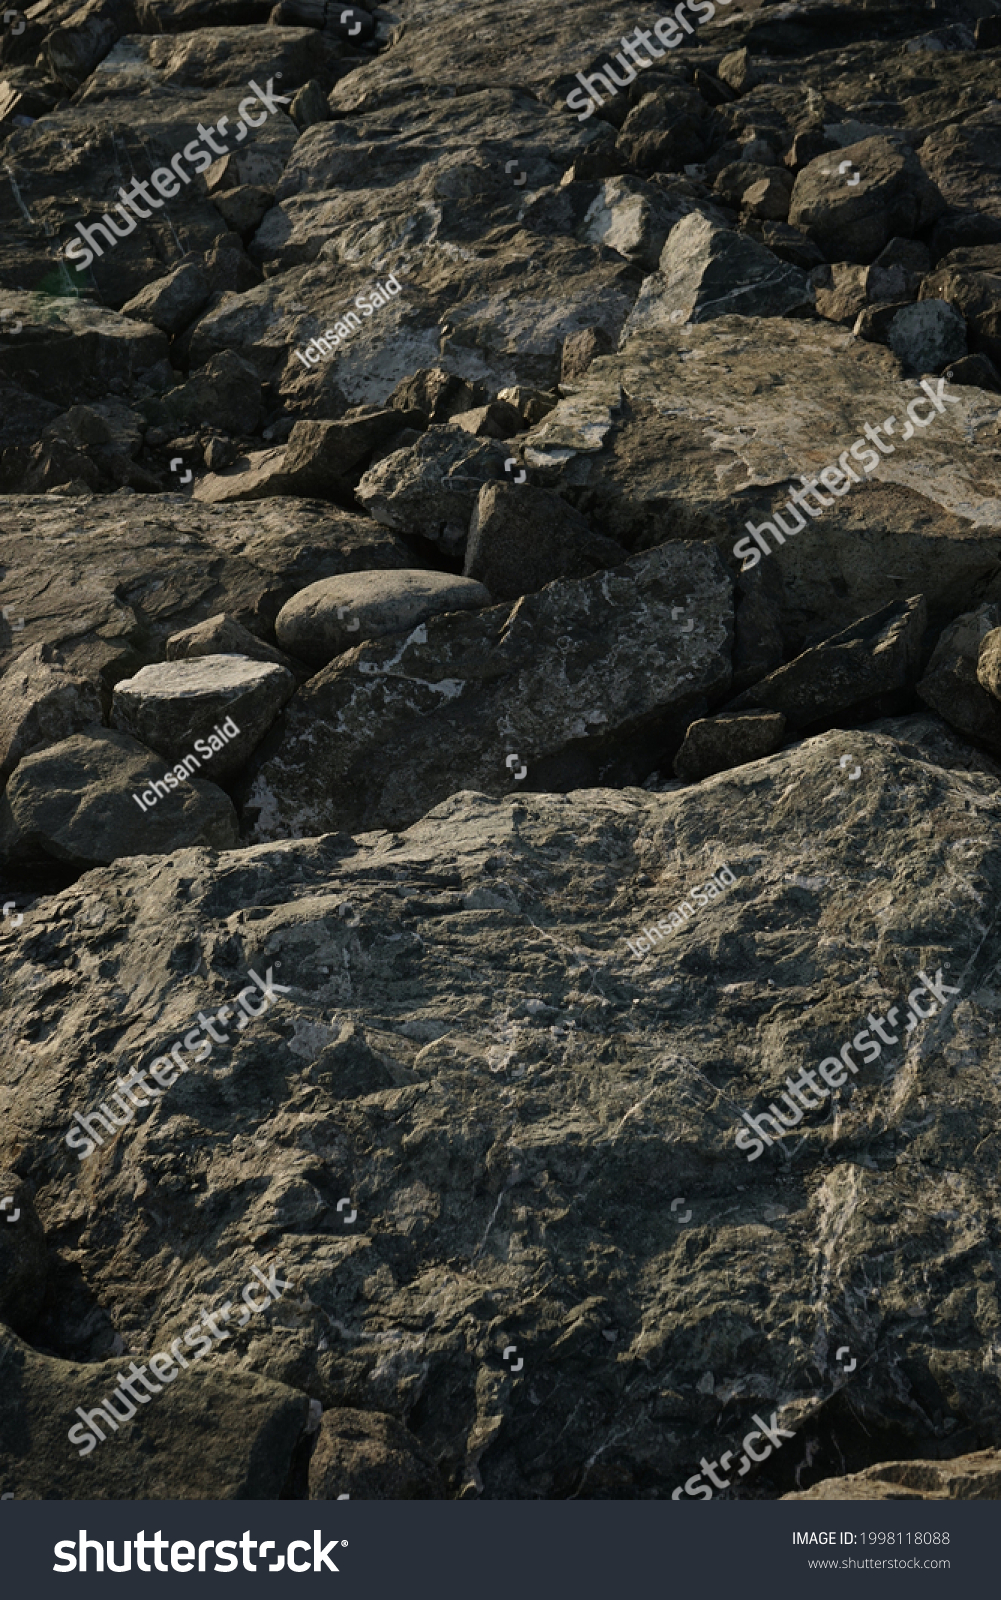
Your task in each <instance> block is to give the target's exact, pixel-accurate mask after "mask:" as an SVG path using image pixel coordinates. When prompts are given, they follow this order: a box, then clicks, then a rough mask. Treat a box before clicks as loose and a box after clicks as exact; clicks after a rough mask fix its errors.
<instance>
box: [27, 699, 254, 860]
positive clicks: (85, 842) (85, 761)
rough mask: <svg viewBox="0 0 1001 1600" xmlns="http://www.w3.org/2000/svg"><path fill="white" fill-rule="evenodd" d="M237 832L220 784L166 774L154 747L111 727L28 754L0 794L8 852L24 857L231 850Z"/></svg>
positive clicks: (85, 857)
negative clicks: (197, 847) (197, 848)
mask: <svg viewBox="0 0 1001 1600" xmlns="http://www.w3.org/2000/svg"><path fill="white" fill-rule="evenodd" d="M154 781H156V782H157V783H158V784H159V786H160V790H161V791H162V793H157V791H155V790H154V789H153V788H152V784H153V782H154ZM136 795H138V796H139V799H138V800H137V799H136ZM144 797H145V798H144ZM154 808H155V809H154ZM237 833H238V828H237V820H236V812H235V811H234V810H233V803H232V801H231V800H230V799H229V797H228V795H226V794H224V793H223V791H222V790H221V789H219V788H217V787H216V785H215V784H214V783H207V782H205V781H204V780H203V779H201V778H191V777H188V776H187V775H185V778H184V779H183V780H182V779H179V778H178V777H177V775H176V773H173V772H172V773H171V774H170V777H169V781H168V776H167V772H166V769H165V768H164V765H163V762H162V761H160V760H158V759H157V757H156V756H155V755H153V753H152V751H150V750H148V749H146V747H145V746H144V745H141V744H140V743H139V742H138V740H136V739H131V738H130V737H129V736H128V734H125V733H115V732H113V731H112V730H110V729H107V728H102V729H101V730H100V731H95V732H91V733H75V734H74V735H73V736H72V737H71V738H69V739H64V740H62V742H61V743H59V744H55V745H51V746H50V747H49V748H48V749H47V750H39V751H36V753H35V754H34V755H30V756H25V758H24V759H23V761H22V762H21V764H20V766H19V767H18V768H17V771H16V772H15V773H14V776H13V777H12V778H11V780H10V782H9V783H8V785H7V793H6V795H5V796H4V797H3V799H2V800H0V851H3V852H4V853H5V854H6V856H7V858H8V860H9V861H10V860H16V861H17V862H18V863H19V864H20V863H23V862H24V861H27V860H36V861H45V860H48V861H50V862H51V861H59V862H64V863H69V864H70V865H72V866H75V867H79V868H87V867H94V866H106V865H107V864H108V863H109V862H111V861H117V860H118V859H119V857H122V856H152V855H163V854H164V853H166V852H167V851H171V850H183V849H185V848H186V847H188V846H190V845H204V846H208V847H210V848H212V849H215V850H226V849H229V848H230V847H231V846H232V845H234V844H235V843H236V840H237Z"/></svg>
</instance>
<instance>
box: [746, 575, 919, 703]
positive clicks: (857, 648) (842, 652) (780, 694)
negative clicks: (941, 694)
mask: <svg viewBox="0 0 1001 1600" xmlns="http://www.w3.org/2000/svg"><path fill="white" fill-rule="evenodd" d="M927 620H928V608H927V606H926V604H925V598H924V595H916V596H915V597H914V598H913V599H910V600H896V601H892V602H891V603H890V604H889V605H888V606H883V608H882V609H881V610H880V611H876V612H874V613H873V614H872V616H869V617H862V618H860V620H859V621H858V622H854V623H852V625H851V627H850V628H845V629H844V630H843V631H842V632H841V633H836V634H834V635H833V636H832V637H831V638H830V639H825V640H824V641H823V643H822V644H818V645H814V646H813V648H812V650H805V651H804V652H803V654H802V655H801V656H797V657H796V659H795V661H788V662H787V663H786V664H785V666H783V667H777V668H776V670H775V671H774V672H770V673H769V674H768V676H767V677H765V678H761V679H760V680H759V681H758V682H757V683H755V684H752V685H751V687H750V688H749V689H745V690H744V692H743V694H740V695H738V696H737V698H736V699H735V700H731V702H730V704H729V706H728V707H727V709H728V710H729V711H741V710H749V709H755V708H760V709H764V710H767V711H778V712H781V714H782V715H783V716H784V717H785V719H786V721H787V722H788V724H789V726H790V728H805V727H809V726H810V724H811V723H814V722H818V721H820V720H821V719H822V718H825V717H830V716H836V715H837V714H838V713H839V712H844V711H849V710H853V709H854V711H855V713H856V715H858V716H863V717H864V716H865V715H866V714H868V715H869V716H880V715H886V714H887V713H888V712H892V711H893V710H897V709H899V708H898V707H897V706H894V705H892V704H890V703H889V702H888V701H886V703H883V702H884V701H885V700H886V697H888V696H890V695H893V694H894V693H895V692H897V691H900V690H903V689H905V688H907V687H913V685H914V683H915V682H916V679H917V671H918V662H919V660H920V657H921V641H922V639H923V638H924V631H925V625H926V623H927Z"/></svg>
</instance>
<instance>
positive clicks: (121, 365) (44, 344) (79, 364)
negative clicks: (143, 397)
mask: <svg viewBox="0 0 1001 1600" xmlns="http://www.w3.org/2000/svg"><path fill="white" fill-rule="evenodd" d="M4 306H5V309H9V310H11V311H12V312H13V313H14V316H15V318H16V320H17V321H18V322H19V323H20V324H21V330H20V332H19V333H18V335H17V336H16V338H11V339H10V340H5V341H4V350H3V376H4V378H5V379H7V380H8V381H16V382H18V383H23V384H24V386H25V388H27V389H28V391H29V392H30V393H31V394H35V395H39V396H41V397H43V398H44V399H46V400H52V401H54V402H55V403H57V404H58V405H60V406H64V407H65V406H71V405H74V404H77V403H79V402H81V401H84V400H97V401H103V400H106V399H107V398H108V395H109V393H111V392H113V391H114V387H116V386H119V385H120V384H121V377H122V372H123V371H126V372H134V373H137V374H138V373H141V372H145V371H148V370H149V368H151V367H153V366H155V365H156V363H157V362H158V361H162V360H165V359H166V356H167V351H168V343H167V336H166V334H164V333H162V332H161V330H160V329H159V328H153V327H147V326H146V325H145V324H144V323H141V322H135V321H133V320H132V319H131V318H130V317H123V316H119V315H118V314H117V313H116V312H114V311H109V310H107V309H106V308H105V307H103V306H101V307H97V306H92V305H88V304H87V302H86V301H82V300H78V299H70V298H68V297H67V298H65V299H63V298H56V297H46V299H45V301H44V302H43V303H42V304H40V303H39V297H36V296H34V295H28V294H19V293H18V292H17V291H16V290H15V291H11V290H9V289H6V288H5V289H4Z"/></svg>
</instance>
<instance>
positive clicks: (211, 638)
mask: <svg viewBox="0 0 1001 1600" xmlns="http://www.w3.org/2000/svg"><path fill="white" fill-rule="evenodd" d="M166 655H167V660H168V661H192V660H194V659H195V658H197V657H198V656H246V657H247V658H248V660H250V661H271V662H273V663H274V664H275V665H276V666H279V667H285V668H287V669H288V670H289V671H291V670H292V663H291V661H290V660H289V658H288V656H286V655H284V654H283V653H282V651H281V650H276V649H275V647H274V645H272V644H266V643H265V641H264V640H263V639H258V638H257V637H256V635H255V634H252V633H251V632H250V630H249V629H248V628H245V627H244V626H243V623H242V622H237V620H236V618H235V617H228V616H227V615H226V613H225V612H224V611H220V612H219V613H218V615H217V616H214V617H206V618H205V621H204V622H198V623H196V624H195V626H194V627H193V628H182V629H181V631H180V632H179V633H172V634H171V636H170V638H169V639H168V640H167V644H166Z"/></svg>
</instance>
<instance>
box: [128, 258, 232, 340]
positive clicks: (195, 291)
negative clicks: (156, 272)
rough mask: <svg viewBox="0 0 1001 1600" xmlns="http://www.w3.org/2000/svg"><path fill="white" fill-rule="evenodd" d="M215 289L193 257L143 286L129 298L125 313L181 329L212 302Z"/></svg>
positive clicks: (175, 330) (169, 328)
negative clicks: (210, 297)
mask: <svg viewBox="0 0 1001 1600" xmlns="http://www.w3.org/2000/svg"><path fill="white" fill-rule="evenodd" d="M211 292H212V290H211V287H210V285H209V282H208V280H207V278H206V277H205V274H204V273H203V272H202V271H201V269H200V268H199V267H196V266H195V264H194V263H193V262H190V261H189V262H186V263H185V264H184V265H182V266H180V267H175V268H174V271H173V272H168V273H167V275H166V277H164V278H157V279H156V281H155V283H151V284H150V285H149V286H148V288H146V289H140V291H139V293H138V294H137V295H133V297H132V299H131V300H127V301H126V302H125V304H124V305H123V307H122V316H123V317H135V318H136V319H137V320H138V321H140V322H151V323H152V324H153V326H154V327H155V328H162V330H163V332H164V333H171V334H174V333H180V332H181V330H182V329H183V328H186V327H187V326H188V323H189V322H193V321H194V319H195V317H197V315H198V313H199V311H201V310H202V309H203V308H204V307H205V306H206V305H207V304H208V301H209V296H210V294H211Z"/></svg>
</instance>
